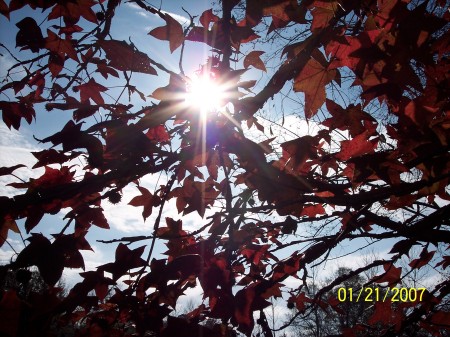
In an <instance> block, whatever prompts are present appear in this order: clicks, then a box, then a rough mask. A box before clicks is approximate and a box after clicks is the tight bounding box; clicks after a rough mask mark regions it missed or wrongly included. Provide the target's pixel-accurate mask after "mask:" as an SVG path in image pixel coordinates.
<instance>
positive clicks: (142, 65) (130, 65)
mask: <svg viewBox="0 0 450 337" xmlns="http://www.w3.org/2000/svg"><path fill="white" fill-rule="evenodd" d="M97 43H98V45H99V46H100V47H101V48H102V49H103V50H104V51H105V53H106V58H107V59H108V60H109V64H108V65H109V66H110V67H113V68H116V69H117V70H121V71H134V72H139V73H144V74H150V75H157V72H156V70H155V69H154V68H153V67H152V66H151V61H150V58H149V57H148V56H147V54H145V53H142V52H140V51H137V50H135V49H134V48H133V47H132V46H130V45H129V44H127V43H126V42H124V41H117V40H103V41H98V42H97ZM113 76H114V75H113Z"/></svg>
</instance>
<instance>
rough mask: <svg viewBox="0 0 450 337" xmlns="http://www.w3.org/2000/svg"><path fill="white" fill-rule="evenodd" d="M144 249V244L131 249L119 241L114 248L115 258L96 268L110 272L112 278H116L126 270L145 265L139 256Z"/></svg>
mask: <svg viewBox="0 0 450 337" xmlns="http://www.w3.org/2000/svg"><path fill="white" fill-rule="evenodd" d="M144 249H145V246H142V247H139V248H136V249H133V250H131V249H129V248H128V247H127V246H125V245H124V244H123V243H119V245H118V246H117V249H116V260H115V261H114V262H113V263H107V264H104V265H102V266H100V267H98V270H102V271H106V272H108V273H111V274H112V275H113V280H117V279H118V278H120V277H121V276H123V275H124V274H125V273H126V272H127V271H128V270H130V269H134V268H139V267H143V266H145V264H146V262H145V261H144V260H143V259H142V258H141V255H142V253H143V252H144Z"/></svg>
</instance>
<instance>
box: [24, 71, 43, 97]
mask: <svg viewBox="0 0 450 337" xmlns="http://www.w3.org/2000/svg"><path fill="white" fill-rule="evenodd" d="M28 85H29V86H33V85H36V86H37V89H36V91H35V93H34V96H35V97H39V96H40V95H41V94H42V92H43V91H44V87H45V77H44V75H42V73H41V71H40V70H39V71H37V72H36V74H35V75H34V76H33V77H32V78H30V80H29V81H28Z"/></svg>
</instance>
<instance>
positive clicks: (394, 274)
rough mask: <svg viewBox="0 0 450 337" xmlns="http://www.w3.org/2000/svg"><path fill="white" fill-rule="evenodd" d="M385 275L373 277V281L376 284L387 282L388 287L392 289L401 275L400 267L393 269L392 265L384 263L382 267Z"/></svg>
mask: <svg viewBox="0 0 450 337" xmlns="http://www.w3.org/2000/svg"><path fill="white" fill-rule="evenodd" d="M383 268H384V270H385V273H384V274H383V275H381V277H380V276H375V277H374V281H375V282H377V283H384V282H387V283H388V286H389V287H394V286H395V285H396V284H397V283H399V282H400V276H401V274H402V268H401V267H398V268H397V267H395V266H394V264H393V263H386V264H384V265H383Z"/></svg>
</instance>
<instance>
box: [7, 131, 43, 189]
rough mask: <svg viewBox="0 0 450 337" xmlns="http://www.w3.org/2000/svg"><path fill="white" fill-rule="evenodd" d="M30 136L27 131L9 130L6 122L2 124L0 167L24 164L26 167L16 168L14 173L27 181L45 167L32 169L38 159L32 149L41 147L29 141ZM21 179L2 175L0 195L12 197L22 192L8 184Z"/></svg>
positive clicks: (35, 149) (39, 173)
mask: <svg viewBox="0 0 450 337" xmlns="http://www.w3.org/2000/svg"><path fill="white" fill-rule="evenodd" d="M22 130H23V129H22ZM30 138H31V137H30V135H29V134H28V133H27V132H26V131H21V132H19V131H16V130H14V129H13V130H9V129H8V128H7V127H6V126H5V125H4V124H0V154H1V155H0V167H10V166H14V165H18V164H24V165H25V166H26V167H22V168H19V169H17V170H15V171H14V175H16V176H17V177H18V178H20V179H22V180H25V181H27V180H28V179H29V178H36V177H39V176H40V175H41V174H42V172H43V169H38V170H32V169H31V167H32V166H33V165H34V164H35V163H36V161H37V160H36V158H35V157H34V156H33V155H32V154H31V151H38V150H39V148H38V147H37V146H36V145H34V144H32V143H31V142H29V141H28V139H30ZM19 181H20V180H19V179H17V178H15V177H13V176H10V175H7V176H0V195H3V196H8V197H11V196H14V195H17V194H20V193H21V190H18V189H15V188H13V187H10V186H6V185H7V184H9V183H12V182H19Z"/></svg>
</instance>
